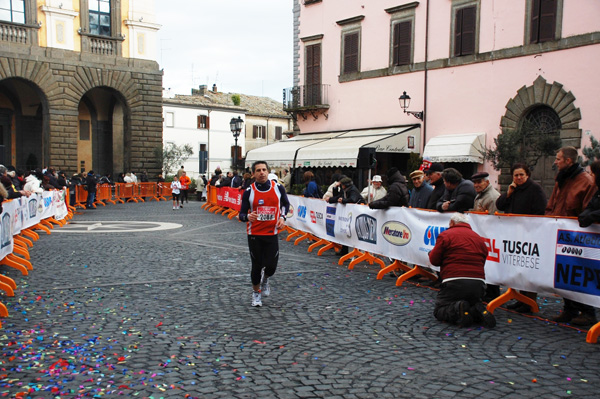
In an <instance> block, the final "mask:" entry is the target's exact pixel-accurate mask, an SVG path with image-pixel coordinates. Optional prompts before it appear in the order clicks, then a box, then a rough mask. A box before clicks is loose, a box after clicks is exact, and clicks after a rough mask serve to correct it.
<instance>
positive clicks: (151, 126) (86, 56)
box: [0, 0, 162, 174]
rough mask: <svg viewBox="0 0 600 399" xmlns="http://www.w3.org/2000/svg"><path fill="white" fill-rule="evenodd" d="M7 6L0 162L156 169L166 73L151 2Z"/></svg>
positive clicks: (0, 25)
mask: <svg viewBox="0 0 600 399" xmlns="http://www.w3.org/2000/svg"><path fill="white" fill-rule="evenodd" d="M54 3H57V4H54ZM58 3H60V4H58ZM9 7H10V8H11V9H9V10H8V11H9V12H6V10H0V11H2V12H0V31H1V32H2V33H3V34H2V35H0V43H1V46H0V140H1V141H0V163H3V164H4V165H14V166H15V167H16V168H17V169H33V168H37V167H40V168H41V167H44V166H53V167H55V168H57V169H62V170H64V171H66V172H67V173H75V172H82V171H88V170H90V169H93V170H94V171H95V172H96V173H99V174H108V173H112V174H116V173H119V172H126V171H130V170H134V171H140V170H147V172H148V174H156V173H158V171H159V169H160V168H159V165H158V163H157V161H156V159H155V156H154V149H155V148H157V147H158V148H162V72H161V71H160V70H159V68H158V64H157V62H156V61H155V60H154V58H155V54H156V51H155V44H154V43H155V42H156V40H155V35H156V32H157V31H158V29H159V25H157V24H155V23H154V22H153V21H154V4H153V1H152V0H142V1H140V0H137V1H135V2H133V1H132V0H96V1H92V0H81V1H79V0H72V1H68V0H67V1H65V0H61V1H60V2H56V1H54V0H46V1H39V0H38V1H35V0H15V1H13V2H12V3H11V5H10V6H9ZM21 8H22V9H23V10H24V12H23V13H20V10H21Z"/></svg>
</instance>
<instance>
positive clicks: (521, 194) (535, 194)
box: [496, 179, 547, 215]
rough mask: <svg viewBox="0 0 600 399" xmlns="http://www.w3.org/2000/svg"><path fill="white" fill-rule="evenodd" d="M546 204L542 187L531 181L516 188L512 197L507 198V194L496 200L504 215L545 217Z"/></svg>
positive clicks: (528, 180)
mask: <svg viewBox="0 0 600 399" xmlns="http://www.w3.org/2000/svg"><path fill="white" fill-rule="evenodd" d="M546 202H547V201H546V194H545V193H544V190H543V189H542V186H540V185H539V184H537V183H536V182H534V181H533V180H531V179H527V181H526V182H525V183H523V184H521V185H520V186H517V187H515V191H513V193H512V194H511V195H510V197H507V196H506V193H504V194H502V195H500V197H498V199H497V200H496V207H497V208H498V210H499V211H502V212H504V213H513V214H516V215H543V214H544V212H545V209H546Z"/></svg>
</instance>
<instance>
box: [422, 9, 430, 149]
mask: <svg viewBox="0 0 600 399" xmlns="http://www.w3.org/2000/svg"><path fill="white" fill-rule="evenodd" d="M429 1H430V0H427V4H426V5H425V67H424V72H425V76H424V79H423V142H422V143H421V144H422V146H423V149H422V150H421V154H423V152H424V151H425V144H426V143H427V115H428V114H427V74H428V72H429V71H428V69H427V61H428V49H429Z"/></svg>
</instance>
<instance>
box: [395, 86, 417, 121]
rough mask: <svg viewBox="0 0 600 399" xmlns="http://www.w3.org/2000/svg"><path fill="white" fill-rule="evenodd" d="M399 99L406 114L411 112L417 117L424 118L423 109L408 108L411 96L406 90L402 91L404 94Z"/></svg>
mask: <svg viewBox="0 0 600 399" xmlns="http://www.w3.org/2000/svg"><path fill="white" fill-rule="evenodd" d="M398 101H399V102H400V108H402V110H403V111H404V113H405V114H410V115H412V116H414V117H415V118H417V119H420V120H423V111H419V112H415V111H409V110H408V107H409V105H410V96H409V95H408V94H406V92H404V93H402V95H401V96H400V97H399V98H398Z"/></svg>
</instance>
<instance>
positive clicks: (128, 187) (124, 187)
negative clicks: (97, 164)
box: [115, 183, 138, 204]
mask: <svg viewBox="0 0 600 399" xmlns="http://www.w3.org/2000/svg"><path fill="white" fill-rule="evenodd" d="M135 191H136V190H135V184H133V183H116V184H115V198H116V200H117V201H118V202H120V203H122V204H124V203H125V201H124V200H126V201H127V202H129V201H135V202H138V201H137V199H135V198H134V197H135Z"/></svg>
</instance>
